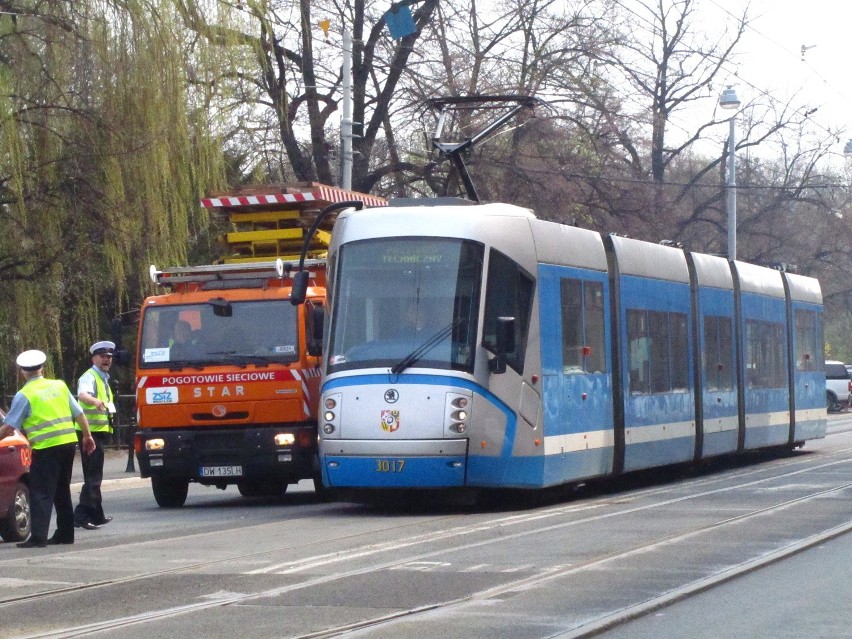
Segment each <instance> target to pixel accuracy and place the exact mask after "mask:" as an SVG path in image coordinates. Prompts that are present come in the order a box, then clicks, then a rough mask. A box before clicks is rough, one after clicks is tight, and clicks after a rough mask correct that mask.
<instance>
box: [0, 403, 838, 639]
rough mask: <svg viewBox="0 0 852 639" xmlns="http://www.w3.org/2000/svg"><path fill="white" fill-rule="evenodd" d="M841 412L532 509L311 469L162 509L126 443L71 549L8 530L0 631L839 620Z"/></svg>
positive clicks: (452, 630) (389, 632)
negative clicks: (750, 445) (475, 502)
mask: <svg viewBox="0 0 852 639" xmlns="http://www.w3.org/2000/svg"><path fill="white" fill-rule="evenodd" d="M830 424H831V431H830V432H831V434H830V435H829V437H827V438H826V439H825V440H822V441H819V442H812V443H809V444H808V446H807V447H806V448H805V449H804V450H803V451H797V452H795V453H792V454H788V455H781V456H754V457H751V458H749V459H748V460H744V461H743V462H741V463H733V464H721V465H717V466H715V467H713V468H708V469H701V470H695V469H673V470H666V471H656V472H654V473H646V474H643V475H636V476H632V477H630V478H629V479H627V480H621V481H618V482H608V483H605V484H601V485H595V486H591V487H585V488H582V489H580V490H578V491H577V492H576V493H574V494H573V495H571V496H570V497H569V498H566V497H565V496H564V495H562V496H550V497H549V498H548V500H546V501H545V502H544V503H542V504H541V505H539V506H538V507H535V508H529V507H522V506H515V507H512V506H510V505H509V504H508V503H507V502H502V503H499V505H498V506H494V507H489V508H476V509H470V508H464V507H459V506H452V505H447V504H435V503H423V502H420V501H418V500H411V501H409V502H407V503H406V504H404V505H402V506H397V507H395V508H382V507H375V506H368V505H362V504H353V503H322V502H321V501H319V500H318V499H317V497H316V496H315V495H314V493H313V491H312V489H311V487H310V484H309V483H308V482H305V483H303V485H300V486H299V487H296V488H295V489H294V490H291V491H290V492H288V493H287V495H285V496H284V498H282V499H280V500H271V499H267V500H263V499H254V500H249V499H244V498H242V497H240V496H239V494H238V493H237V491H236V489H235V488H230V489H228V490H227V491H224V492H223V491H218V490H216V489H211V488H204V487H199V486H192V487H191V488H190V495H189V498H188V500H187V506H186V507H185V508H183V509H178V510H161V509H159V508H158V507H157V506H156V504H155V503H154V500H153V497H152V495H151V493H150V488H149V486H148V482H147V480H139V479H138V478H135V477H133V476H130V477H128V475H127V474H126V473H124V472H123V470H124V468H123V465H124V464H125V463H126V456H121V455H120V454H114V455H112V456H111V459H110V461H109V462H108V466H109V468H110V470H109V472H108V476H109V477H110V479H109V481H108V482H107V485H106V486H105V503H106V510H107V512H108V514H111V515H113V516H114V517H115V520H114V521H113V522H112V523H110V524H108V525H107V526H104V527H103V528H101V529H100V530H96V531H78V534H77V543H75V544H74V546H65V547H50V548H47V549H44V550H35V549H30V550H21V549H17V548H16V547H15V546H14V545H10V544H4V545H0V585H2V590H0V609H2V613H0V624H2V630H0V634H2V636H4V637H74V636H84V635H85V636H91V635H94V636H104V637H119V638H123V637H128V638H129V637H134V638H138V637H140V636H145V637H174V636H196V637H233V636H239V637H241V639H253V638H255V637H258V638H260V637H312V638H318V637H336V636H365V637H366V636H368V637H394V638H397V637H400V636H403V637H406V638H412V637H413V638H417V637H424V638H426V637H428V638H429V639H433V638H434V637H436V636H439V637H442V638H446V639H450V638H452V637H460V638H461V637H463V638H465V639H469V638H478V637H483V638H488V639H494V638H495V637H511V638H513V639H515V638H519V639H524V638H526V637H529V638H539V637H542V638H543V637H582V636H592V635H593V634H594V633H599V632H604V634H603V636H606V637H666V636H689V637H710V636H713V637H727V636H746V637H770V636H771V637H783V636H791V637H792V636H796V637H802V636H808V637H832V638H834V637H838V636H844V632H841V633H838V628H841V629H843V630H844V631H845V629H846V628H848V627H849V622H850V613H849V612H848V606H845V605H839V604H840V603H841V602H844V601H848V599H849V596H848V595H850V594H852V592H850V590H852V589H850V586H849V579H848V578H846V572H847V570H846V567H847V566H848V560H846V557H848V554H847V552H848V550H849V545H850V536H849V534H848V532H846V531H848V530H849V529H852V516H850V508H849V503H850V496H852V417H850V416H848V415H843V414H841V415H833V416H831V417H830ZM746 462H747V463H746ZM631 619H632V620H631Z"/></svg>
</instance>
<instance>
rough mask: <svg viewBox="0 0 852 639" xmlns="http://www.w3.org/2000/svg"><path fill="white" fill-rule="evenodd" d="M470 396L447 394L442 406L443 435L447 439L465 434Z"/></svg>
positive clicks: (456, 393) (468, 418)
mask: <svg viewBox="0 0 852 639" xmlns="http://www.w3.org/2000/svg"><path fill="white" fill-rule="evenodd" d="M471 399H472V397H471V396H470V395H462V394H461V393H458V392H455V393H447V399H446V404H444V434H445V436H447V437H453V436H455V435H461V434H462V433H466V432H467V430H468V427H469V426H470V402H471Z"/></svg>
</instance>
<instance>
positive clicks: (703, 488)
mask: <svg viewBox="0 0 852 639" xmlns="http://www.w3.org/2000/svg"><path fill="white" fill-rule="evenodd" d="M845 453H848V449H847V450H844V451H836V452H835V453H832V454H830V455H825V456H823V457H822V463H820V464H817V465H805V461H806V460H803V459H801V458H791V459H786V460H779V462H780V463H781V464H782V465H783V466H790V465H792V466H800V465H802V466H803V467H794V468H792V469H789V470H786V471H785V472H783V473H780V474H777V473H775V472H773V473H770V474H769V475H767V476H764V477H756V478H755V477H754V475H755V473H760V472H761V471H763V473H764V474H765V472H766V470H767V469H766V468H763V469H761V468H754V467H750V468H746V469H742V472H738V473H736V477H733V476H732V475H731V474H727V475H725V476H719V475H713V476H708V477H705V478H699V479H696V480H694V481H693V482H692V483H691V484H690V487H691V488H692V489H695V488H698V489H700V490H698V491H695V490H691V491H690V493H689V494H686V495H679V496H675V497H671V498H666V499H658V498H659V497H663V496H665V495H666V494H668V493H670V492H673V491H675V490H677V489H678V486H670V485H665V486H658V487H654V488H647V489H640V490H638V491H634V492H631V493H629V494H627V495H624V497H623V498H620V497H618V496H616V497H615V498H614V499H613V498H608V497H604V498H595V499H592V500H591V501H586V500H583V501H581V502H572V503H569V504H562V505H558V506H550V507H545V508H542V509H538V510H532V511H525V512H522V513H513V514H510V515H505V514H501V515H500V516H498V517H491V518H489V519H486V520H484V521H479V522H476V523H473V524H468V525H462V526H446V527H443V528H440V529H438V530H433V531H431V532H426V533H421V534H415V535H409V536H407V537H405V538H402V539H399V538H397V539H395V540H393V541H387V542H381V543H372V544H366V545H356V546H355V547H353V548H350V549H344V550H340V551H336V552H333V553H321V554H314V555H311V556H308V557H304V558H301V559H297V560H292V561H289V562H275V563H272V564H270V565H268V566H265V567H263V568H259V569H254V570H251V571H247V572H246V573H245V574H281V575H285V574H288V575H292V574H296V573H305V572H309V571H313V570H319V569H328V568H329V567H330V566H333V565H335V564H337V565H339V564H344V563H346V562H352V561H353V560H359V561H365V560H368V559H369V558H372V557H375V556H377V555H379V556H380V555H383V554H386V553H402V556H401V557H398V558H394V559H391V560H388V561H384V562H379V563H372V562H369V563H368V564H367V565H364V566H361V567H354V568H349V569H347V568H346V567H344V568H343V569H342V570H340V571H334V572H332V573H330V574H324V575H320V576H309V577H308V578H307V579H305V580H303V581H300V582H298V583H292V584H286V585H283V586H279V587H274V588H266V589H262V590H258V591H255V592H248V593H238V594H230V595H223V596H220V597H211V599H209V600H205V601H199V602H193V603H189V604H185V605H180V606H170V607H166V608H162V609H159V610H151V611H147V612H145V613H141V614H137V615H131V616H128V617H121V618H115V619H110V620H103V621H99V622H93V623H89V624H81V625H77V626H71V627H66V628H62V629H61V630H57V631H52V632H47V633H43V634H33V635H28V636H31V637H43V638H46V637H76V636H83V635H84V634H92V633H106V632H108V631H110V630H115V629H118V628H124V627H128V626H135V625H144V624H146V623H151V622H154V621H160V620H164V619H168V618H171V617H177V616H183V615H188V614H193V613H198V612H202V611H204V610H208V609H211V608H223V607H227V606H232V605H239V604H245V603H249V602H254V601H258V600H262V599H264V598H271V597H279V596H282V595H286V594H287V593H290V592H295V591H298V590H305V589H310V588H314V587H319V586H323V585H327V584H331V583H335V582H343V581H345V580H347V579H350V578H353V577H356V576H359V575H364V574H367V573H371V572H375V571H381V570H394V569H399V568H402V567H404V566H405V565H407V564H411V563H412V562H418V561H428V560H430V559H434V558H438V557H441V556H446V555H447V554H448V553H460V552H464V551H468V550H471V549H475V548H483V547H488V546H489V545H491V544H498V543H499V544H506V543H507V542H510V541H512V540H517V539H521V538H524V537H529V536H533V535H541V534H543V533H546V532H552V531H557V530H560V529H568V528H570V527H575V526H581V525H584V524H589V523H594V522H599V521H602V520H605V519H610V520H611V519H615V518H618V517H624V516H627V515H632V514H636V513H640V512H653V511H654V509H660V508H665V507H669V506H672V505H674V504H678V503H681V502H684V501H688V500H694V499H699V498H702V497H707V496H711V495H718V494H719V493H723V492H726V491H736V490H741V489H744V488H749V487H754V486H756V485H759V484H761V483H768V482H780V481H785V480H787V479H791V478H794V477H797V476H801V475H803V474H805V473H808V472H816V471H821V470H824V469H827V468H831V467H834V466H840V465H844V464H850V463H852V460H850V459H848V458H847V457H845V456H844V454H845ZM772 470H774V471H777V470H779V465H777V464H776V465H774V467H773V469H772ZM732 479H733V480H734V481H733V483H730V482H731V481H732ZM743 480H745V481H743ZM719 482H723V483H724V482H728V483H729V485H724V486H718V487H712V484H714V483H719ZM681 488H682V487H681ZM850 488H852V483H842V484H839V485H836V486H833V487H830V488H827V489H824V490H816V491H809V492H808V493H807V494H805V495H802V496H800V497H797V498H795V499H789V500H785V501H782V502H779V503H775V504H773V505H771V506H768V507H764V508H759V509H753V510H751V511H749V512H747V513H741V514H738V515H736V516H734V517H728V518H725V519H721V520H718V521H714V522H711V523H708V524H706V525H703V526H700V527H697V528H695V529H691V530H685V531H679V532H678V533H676V534H673V535H669V536H665V537H661V538H656V539H653V540H649V541H648V542H646V543H642V544H637V545H636V546H634V547H631V548H627V549H623V550H621V551H619V552H615V553H608V554H605V555H599V556H595V557H593V558H590V559H589V560H587V561H583V562H579V563H577V564H575V565H567V566H551V567H548V568H546V569H543V570H540V571H538V572H537V573H536V574H533V575H524V576H521V577H520V578H518V579H512V580H509V581H507V582H505V583H503V584H500V585H497V586H493V587H489V588H484V589H482V590H479V591H476V592H472V593H470V594H469V595H467V596H465V597H460V598H453V599H449V600H446V601H440V602H433V603H430V604H426V605H423V606H418V607H415V608H411V609H406V610H400V611H396V612H394V613H393V614H385V615H381V616H379V617H375V618H371V619H365V620H362V621H359V622H357V623H352V624H346V625H340V626H337V627H334V628H326V629H322V630H318V631H316V632H312V633H307V634H301V635H298V637H300V639H318V638H321V637H332V636H341V635H347V636H348V635H352V636H356V635H357V634H360V633H362V632H367V631H368V630H370V629H375V628H378V627H382V626H385V625H388V624H393V623H396V622H398V621H399V620H401V619H411V618H414V617H417V616H419V615H429V614H444V613H447V612H450V611H452V610H453V609H455V608H457V607H460V606H465V605H470V604H472V603H475V602H481V601H484V600H487V599H490V598H494V597H499V596H500V595H501V594H504V593H506V592H510V591H515V592H516V591H520V590H525V589H530V588H536V587H539V586H542V585H544V584H546V583H547V582H549V581H553V580H556V579H562V578H568V577H570V576H572V575H575V574H577V573H580V572H583V571H590V570H596V569H599V568H601V567H602V566H604V565H606V564H609V563H612V562H617V561H621V560H625V559H629V558H630V557H631V556H635V555H639V554H642V553H648V552H653V551H656V550H659V549H660V548H662V547H664V546H666V545H673V544H678V543H682V542H684V541H686V540H688V539H690V538H693V537H696V536H700V535H703V534H708V533H711V532H713V531H716V530H719V529H722V528H726V527H731V526H735V525H737V524H739V523H742V522H744V521H748V520H753V519H755V518H758V517H762V516H767V515H770V514H773V513H776V512H779V511H781V510H784V509H789V508H795V507H796V506H799V505H802V504H805V503H808V502H811V501H813V500H817V499H821V498H824V497H826V496H830V495H833V494H837V493H839V492H841V491H844V490H848V489H850ZM642 499H653V501H651V502H649V503H645V504H637V503H636V502H638V501H641V500H642ZM625 504H629V506H628V507H622V506H624V505H625ZM603 508H614V510H611V511H610V512H599V510H600V509H603ZM555 517H572V519H570V520H568V521H557V522H554V523H550V524H547V525H540V524H541V523H542V522H545V521H547V520H551V519H553V518H555ZM446 519H447V520H450V521H455V520H456V518H455V517H447V518H446ZM516 526H526V527H527V529H525V530H524V529H520V530H516V529H514V527H516ZM530 526H531V527H530ZM850 529H852V523H849V524H847V525H845V526H836V527H833V528H832V529H830V530H827V531H822V532H820V533H818V534H815V535H811V536H810V537H809V538H807V539H803V540H799V541H798V542H797V543H794V544H789V545H788V547H787V548H786V550H785V548H780V549H778V550H777V551H775V552H774V553H770V555H767V556H766V557H756V558H754V557H753V558H749V559H748V560H747V561H744V562H742V564H741V565H738V566H729V567H726V568H725V569H724V570H721V571H718V572H717V573H715V574H714V575H708V576H705V577H704V578H703V579H701V580H698V581H696V582H694V583H692V584H685V585H684V586H683V587H682V588H680V589H678V591H677V592H671V593H663V594H662V595H660V596H659V597H657V598H653V599H650V600H648V601H645V602H640V603H637V604H636V606H632V607H630V608H627V609H624V610H622V611H617V612H613V613H611V614H610V615H606V616H603V617H601V618H600V619H599V620H597V621H595V622H594V623H593V624H591V625H590V626H589V627H588V628H586V629H574V630H571V631H566V634H559V635H554V636H558V637H585V636H592V634H594V633H596V632H600V631H601V630H602V629H606V628H608V627H612V626H613V624H617V623H623V621H624V620H629V619H633V618H636V616H639V615H640V614H644V612H643V611H645V612H647V611H649V610H653V609H656V608H659V607H661V606H663V605H668V603H671V602H672V601H676V600H678V599H680V598H683V597H687V596H690V594H693V593H695V592H700V591H701V590H704V589H707V588H710V587H712V586H713V585H715V583H719V582H721V581H724V580H728V579H732V578H734V577H736V576H739V575H740V574H744V573H745V572H748V571H750V570H754V569H756V568H759V567H762V566H763V565H766V563H769V562H771V561H778V560H780V559H783V558H785V557H787V556H790V555H791V554H794V553H795V552H800V551H801V550H803V549H804V548H807V547H810V546H812V545H814V544H817V543H820V542H821V541H824V540H825V539H827V538H830V537H831V536H836V535H839V534H843V533H844V532H847V531H848V530H850ZM486 533H489V534H491V537H486V538H484V535H485V534H486ZM203 534H207V533H203ZM471 535H474V536H477V539H476V540H475V541H467V542H463V543H459V544H456V545H453V546H452V547H450V548H440V549H437V550H428V549H425V548H423V546H424V545H426V544H430V543H433V542H434V539H435V538H436V536H440V538H441V539H442V540H444V541H446V540H457V539H461V540H465V539H469V538H470V536H471ZM361 536H362V535H360V534H359V535H355V536H354V537H353V539H350V541H353V540H357V539H358V538H360V537H361ZM337 541H338V542H341V541H343V539H338V540H337ZM141 543H150V542H141ZM412 549H413V552H412ZM280 551H281V549H278V548H275V549H266V550H263V551H260V552H253V553H247V554H243V555H239V556H229V557H225V558H221V559H216V560H209V561H204V562H195V563H192V564H188V565H183V566H178V567H174V568H169V569H164V570H158V571H150V572H145V573H139V574H135V575H128V576H124V577H118V578H115V579H108V580H102V581H97V582H92V583H88V584H83V585H73V586H68V587H63V588H55V589H51V590H46V591H42V592H40V593H32V594H29V595H23V596H20V597H14V598H7V599H5V600H3V601H2V602H0V607H9V606H13V605H16V604H23V603H26V602H31V601H33V600H37V599H42V600H44V599H50V598H61V597H62V596H64V595H68V594H70V593H79V592H80V591H81V590H82V589H88V590H98V589H103V588H110V587H115V586H116V585H120V584H130V583H133V582H139V581H145V580H156V579H157V578H158V577H161V576H164V575H169V574H176V573H192V572H194V571H199V570H204V569H206V568H211V567H215V566H218V565H226V564H228V563H233V562H235V561H237V560H239V559H246V558H251V559H262V558H263V557H265V556H274V555H276V554H278V553H280ZM572 633H573V634H572ZM578 633H579V634H578Z"/></svg>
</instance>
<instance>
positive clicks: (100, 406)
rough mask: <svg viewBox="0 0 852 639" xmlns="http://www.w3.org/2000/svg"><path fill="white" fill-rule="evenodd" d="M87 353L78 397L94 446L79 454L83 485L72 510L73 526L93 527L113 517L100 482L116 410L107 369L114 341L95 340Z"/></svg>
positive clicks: (79, 382)
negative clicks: (88, 359) (89, 362)
mask: <svg viewBox="0 0 852 639" xmlns="http://www.w3.org/2000/svg"><path fill="white" fill-rule="evenodd" d="M89 352H90V353H91V354H92V367H91V368H90V369H89V370H87V371H86V372H85V373H83V374H82V375H81V376H80V379H79V380H78V382H77V399H78V400H79V402H80V405H81V406H82V407H83V412H84V413H85V414H86V419H87V420H88V421H89V429H90V430H91V431H92V437H93V438H94V439H95V444H96V446H95V450H94V451H92V453H91V454H89V455H87V454H86V453H82V454H81V458H82V460H83V488H82V489H81V490H80V503H79V504H77V507H76V508H75V509H74V525H75V526H76V527H77V528H85V529H86V530H95V529H96V528H98V527H99V526H102V525H104V524H108V523H109V522H111V521H112V517H107V516H106V515H105V514H104V506H103V497H102V495H101V483H102V482H103V479H104V447H105V446H106V445H107V444H109V441H110V438H111V436H112V416H113V414H114V413H115V403H114V401H113V396H112V389H111V388H110V387H109V369H110V367H111V366H112V357H113V353H114V352H115V344H114V343H113V342H110V341H101V342H95V343H94V344H92V345H91V346H90V347H89Z"/></svg>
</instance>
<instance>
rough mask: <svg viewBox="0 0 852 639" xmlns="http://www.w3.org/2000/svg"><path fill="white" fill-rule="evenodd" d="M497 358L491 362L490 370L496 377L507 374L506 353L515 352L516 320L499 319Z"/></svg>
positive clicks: (509, 318) (496, 346)
mask: <svg viewBox="0 0 852 639" xmlns="http://www.w3.org/2000/svg"><path fill="white" fill-rule="evenodd" d="M495 351H496V353H495V355H496V356H495V357H494V359H492V360H490V361H489V363H488V364H489V368H490V370H491V372H492V373H494V374H495V375H502V374H503V373H505V372H506V353H513V352H514V351H515V318H514V317H498V318H497V335H496V343H495Z"/></svg>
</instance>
